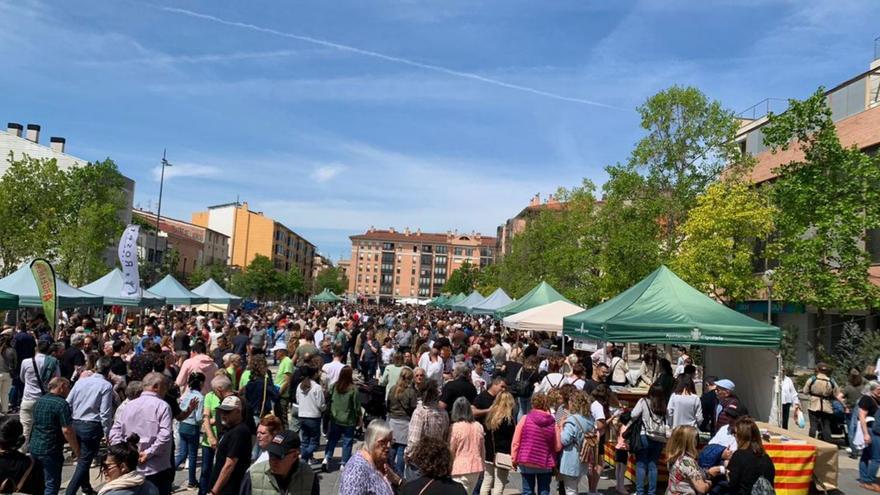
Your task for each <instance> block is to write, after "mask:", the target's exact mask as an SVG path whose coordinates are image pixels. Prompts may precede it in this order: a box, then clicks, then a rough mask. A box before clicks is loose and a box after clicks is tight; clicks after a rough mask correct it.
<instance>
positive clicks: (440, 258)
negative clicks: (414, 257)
mask: <svg viewBox="0 0 880 495" xmlns="http://www.w3.org/2000/svg"><path fill="white" fill-rule="evenodd" d="M437 265H442V266H444V267H445V266H446V256H437V257H436V258H434V266H437Z"/></svg>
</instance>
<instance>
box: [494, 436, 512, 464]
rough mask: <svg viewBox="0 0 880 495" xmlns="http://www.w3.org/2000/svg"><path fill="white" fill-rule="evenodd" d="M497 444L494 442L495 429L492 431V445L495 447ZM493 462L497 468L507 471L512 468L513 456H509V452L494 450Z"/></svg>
mask: <svg viewBox="0 0 880 495" xmlns="http://www.w3.org/2000/svg"><path fill="white" fill-rule="evenodd" d="M496 445H497V444H496V443H495V431H494V430H493V431H492V446H493V447H495V446H496ZM494 461H495V462H493V463H492V464H494V465H495V467H497V468H499V469H506V470H508V471H512V470H513V458H511V457H510V454H505V453H502V452H497V451H496V452H495V459H494Z"/></svg>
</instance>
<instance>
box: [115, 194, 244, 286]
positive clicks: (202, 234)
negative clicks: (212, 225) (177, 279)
mask: <svg viewBox="0 0 880 495" xmlns="http://www.w3.org/2000/svg"><path fill="white" fill-rule="evenodd" d="M132 215H133V216H134V217H136V218H138V219H140V220H141V221H142V222H143V223H146V224H148V225H152V226H155V225H156V214H155V213H153V212H150V211H144V210H139V209H135V210H132ZM159 232H161V233H162V234H163V235H164V236H165V238H166V239H167V243H168V249H175V250H176V251H177V252H178V254H179V256H180V259H179V260H178V262H177V272H178V273H180V274H181V275H184V276H186V275H188V274H190V273H192V272H193V270H195V269H196V267H198V266H205V265H212V264H223V265H225V264H226V261H227V256H228V252H229V236H227V235H225V234H222V233H220V232H217V231H215V230H211V229H209V228H205V227H202V226H199V225H195V224H192V223H189V222H184V221H183V220H177V219H174V218H168V217H161V218H159Z"/></svg>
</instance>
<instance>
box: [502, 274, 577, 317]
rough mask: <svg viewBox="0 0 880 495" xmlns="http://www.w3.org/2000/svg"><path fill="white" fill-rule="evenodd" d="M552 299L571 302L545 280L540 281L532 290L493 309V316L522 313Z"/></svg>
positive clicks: (552, 300)
mask: <svg viewBox="0 0 880 495" xmlns="http://www.w3.org/2000/svg"><path fill="white" fill-rule="evenodd" d="M554 301H566V302H569V303H571V304H574V303H573V302H571V301H569V300H568V299H567V298H566V297H565V296H563V295H562V294H560V293H559V292H557V291H556V289H554V288H553V286H551V285H550V284H548V283H547V282H541V283H540V284H538V285H536V286H535V287H534V288H533V289H532V290H530V291H529V292H528V293H527V294H526V295H524V296H522V297H521V298H519V299H517V300H516V301H513V302H512V303H510V304H507V305H505V306H501V307H500V308H498V309H496V310H495V318H504V317H505V316H510V315H512V314H516V313H522V312H523V311H525V310H527V309H532V308H535V307H537V306H543V305H545V304H549V303H552V302H554Z"/></svg>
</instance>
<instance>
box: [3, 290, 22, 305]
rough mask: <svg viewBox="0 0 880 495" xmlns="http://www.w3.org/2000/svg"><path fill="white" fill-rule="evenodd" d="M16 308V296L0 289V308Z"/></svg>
mask: <svg viewBox="0 0 880 495" xmlns="http://www.w3.org/2000/svg"><path fill="white" fill-rule="evenodd" d="M16 308H18V296H16V295H15V294H10V293H8V292H2V291H0V309H16Z"/></svg>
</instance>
